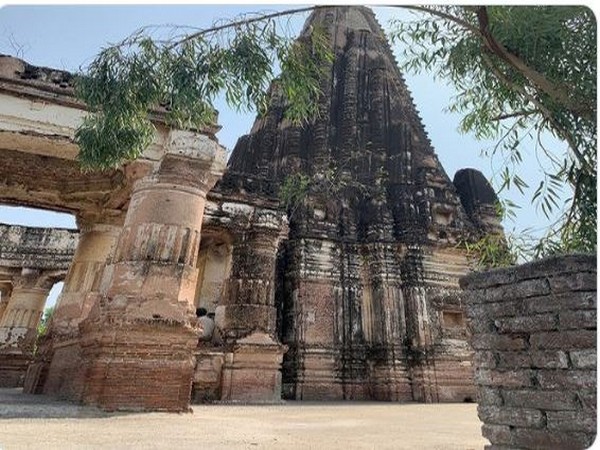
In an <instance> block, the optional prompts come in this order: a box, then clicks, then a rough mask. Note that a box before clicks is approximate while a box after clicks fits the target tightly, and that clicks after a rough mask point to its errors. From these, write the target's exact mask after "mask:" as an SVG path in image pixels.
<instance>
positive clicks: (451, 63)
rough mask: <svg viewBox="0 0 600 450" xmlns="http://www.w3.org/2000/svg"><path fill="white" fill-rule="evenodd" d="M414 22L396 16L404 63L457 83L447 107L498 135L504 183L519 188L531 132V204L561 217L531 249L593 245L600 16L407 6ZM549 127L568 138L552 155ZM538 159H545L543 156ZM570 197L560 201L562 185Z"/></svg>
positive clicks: (469, 125) (481, 131)
mask: <svg viewBox="0 0 600 450" xmlns="http://www.w3.org/2000/svg"><path fill="white" fill-rule="evenodd" d="M407 8H409V9H412V10H413V11H415V14H416V16H417V17H416V20H414V21H410V22H399V21H395V22H394V24H393V27H394V30H393V32H392V33H391V36H392V39H393V40H394V41H396V42H401V43H403V44H405V46H404V56H405V57H406V60H405V62H404V64H403V65H402V66H403V67H404V69H406V70H408V71H412V72H415V73H418V72H423V71H428V72H434V73H435V74H436V76H437V77H438V78H440V79H443V80H445V81H447V82H450V83H451V84H452V85H453V86H454V87H455V89H456V91H457V95H456V97H455V101H454V103H453V104H452V105H450V106H449V110H450V111H454V112H459V113H461V114H463V120H462V123H461V129H462V131H464V132H470V133H473V134H474V135H475V136H476V137H477V138H482V139H489V138H495V139H498V145H497V146H496V147H495V148H494V149H493V150H492V154H496V153H498V154H500V155H501V156H502V157H503V158H504V159H505V165H504V167H503V169H502V171H501V174H502V182H501V185H500V188H501V189H500V190H502V189H508V188H510V187H511V186H514V187H516V188H517V189H519V190H521V191H523V189H524V188H525V187H526V185H525V182H524V181H523V180H522V178H521V177H520V176H519V170H518V169H522V168H521V167H520V163H521V162H522V157H521V155H522V151H524V150H523V146H524V145H525V144H526V143H527V142H530V141H529V139H530V138H533V139H534V142H535V141H537V145H536V152H537V153H538V154H539V155H538V156H540V157H544V158H545V160H546V161H547V165H546V164H542V163H540V167H541V168H542V169H543V170H544V173H545V179H544V180H543V181H541V182H540V184H539V186H537V189H536V190H535V192H534V194H533V196H532V202H533V203H534V204H535V205H537V206H538V207H539V208H540V209H541V210H542V212H543V213H544V214H545V215H546V216H547V217H549V216H550V214H551V213H553V212H554V211H560V214H559V219H558V220H557V222H556V223H555V224H553V225H552V226H551V227H550V228H549V229H548V230H547V233H546V235H545V236H544V237H543V238H542V239H537V240H536V241H535V244H533V245H532V246H531V247H530V249H529V250H530V253H532V254H533V255H534V256H542V255H545V254H549V253H555V252H570V251H585V252H595V251H596V240H597V219H596V214H597V200H596V183H597V177H596V166H597V162H596V134H597V131H596V127H597V124H596V116H597V105H596V78H597V70H596V69H597V68H596V55H597V49H596V21H595V18H594V15H593V13H592V11H591V10H589V9H588V8H585V7H579V6H564V7H563V6H561V7H557V6H488V7H486V6H427V7H420V6H407ZM547 132H549V133H551V134H553V135H554V136H556V137H558V138H559V139H561V140H563V141H564V142H566V143H567V144H568V152H566V153H564V152H563V153H562V154H561V153H560V152H558V153H557V152H552V151H550V150H549V149H547V148H546V147H545V146H544V145H543V143H542V139H541V135H542V134H543V133H547ZM538 161H539V159H538ZM565 183H566V184H567V185H568V186H570V188H571V190H572V194H573V195H572V197H571V198H570V199H569V200H568V201H567V202H566V203H565V204H564V205H561V204H560V203H561V202H560V200H559V193H558V191H559V187H560V186H561V185H564V184H565Z"/></svg>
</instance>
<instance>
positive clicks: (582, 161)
mask: <svg viewBox="0 0 600 450" xmlns="http://www.w3.org/2000/svg"><path fill="white" fill-rule="evenodd" d="M481 58H482V60H483V62H484V63H485V65H487V66H488V68H489V69H490V70H491V71H492V72H493V73H494V75H496V77H497V78H498V79H499V80H500V81H501V82H502V83H503V84H504V85H505V86H506V87H508V88H509V89H511V90H514V91H515V92H519V93H520V94H521V95H523V96H524V97H525V98H526V99H527V100H529V101H530V102H531V103H533V104H534V105H535V106H536V107H537V108H538V109H539V112H540V113H541V114H542V115H543V116H544V117H545V118H546V120H548V121H549V122H550V123H551V124H552V126H553V127H554V128H555V129H556V131H557V132H558V133H559V134H560V135H561V137H562V138H563V139H564V140H565V141H567V144H569V147H570V148H571V150H572V151H573V153H574V154H575V157H576V158H577V160H578V161H579V163H580V164H581V165H582V167H586V168H587V169H588V170H590V171H593V170H594V169H593V168H592V167H591V166H590V165H589V163H588V161H587V160H586V159H585V157H584V155H583V154H582V153H581V152H580V151H579V149H578V148H577V145H576V144H575V142H574V141H573V138H572V137H571V135H570V134H569V133H568V131H567V130H565V129H564V128H563V127H562V126H561V125H560V124H559V123H558V122H557V121H556V120H555V119H554V117H553V116H552V113H551V112H550V111H549V110H548V108H546V107H545V106H544V105H542V103H540V101H539V100H537V99H536V98H535V97H534V96H532V95H531V94H529V93H528V92H527V91H526V90H525V89H524V88H523V87H522V86H519V85H518V84H515V83H513V82H511V81H510V80H509V79H508V78H507V77H506V76H505V75H504V74H503V73H502V72H501V71H500V69H498V67H496V66H495V65H494V63H493V62H492V60H491V59H490V57H489V55H487V54H486V53H485V52H482V53H481Z"/></svg>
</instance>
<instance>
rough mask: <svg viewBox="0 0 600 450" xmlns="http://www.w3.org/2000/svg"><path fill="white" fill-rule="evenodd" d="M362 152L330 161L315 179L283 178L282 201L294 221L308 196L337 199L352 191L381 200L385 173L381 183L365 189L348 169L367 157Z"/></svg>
mask: <svg viewBox="0 0 600 450" xmlns="http://www.w3.org/2000/svg"><path fill="white" fill-rule="evenodd" d="M365 153H366V151H365V150H363V151H354V152H352V153H351V155H350V156H347V157H346V158H343V159H340V160H334V159H330V160H329V161H328V162H326V163H324V167H321V168H319V169H318V170H317V171H316V172H315V173H314V174H313V175H310V176H309V175H306V174H303V173H294V174H291V175H288V176H287V177H285V178H284V180H283V183H282V184H281V186H280V188H279V199H280V201H281V203H282V204H283V205H284V207H285V208H286V210H287V212H288V216H289V217H291V216H292V215H293V214H294V212H295V211H296V209H297V208H298V206H299V205H300V204H302V202H303V201H304V199H305V198H306V197H307V196H308V195H315V196H324V197H326V198H337V197H339V194H340V193H341V192H342V191H343V190H344V189H352V190H354V192H358V193H360V194H362V195H374V196H381V195H384V194H383V189H382V186H381V180H382V179H383V178H385V177H387V173H385V171H384V170H382V171H381V173H379V180H378V181H377V182H376V183H375V184H374V185H372V186H366V185H365V184H363V183H361V182H360V181H358V180H355V179H354V178H353V177H352V175H351V171H349V170H348V166H349V164H350V163H352V162H353V161H356V160H357V159H358V158H362V157H364V154H365Z"/></svg>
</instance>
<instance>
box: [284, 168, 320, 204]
mask: <svg viewBox="0 0 600 450" xmlns="http://www.w3.org/2000/svg"><path fill="white" fill-rule="evenodd" d="M311 182H312V179H311V177H309V176H308V175H304V174H302V173H296V174H292V175H288V176H287V177H286V178H285V179H284V180H283V183H282V184H281V187H280V188H279V200H280V201H281V203H282V204H283V206H284V207H285V208H286V210H288V211H294V210H295V209H296V208H297V207H298V205H299V204H300V203H302V201H303V200H304V198H305V197H306V195H307V194H308V191H309V189H310V185H311Z"/></svg>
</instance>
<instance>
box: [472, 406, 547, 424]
mask: <svg viewBox="0 0 600 450" xmlns="http://www.w3.org/2000/svg"><path fill="white" fill-rule="evenodd" d="M477 412H478V413H479V418H480V419H481V420H482V421H483V422H484V423H491V424H499V425H512V426H515V427H528V428H541V427H542V426H544V414H542V412H541V411H540V410H538V409H532V408H513V407H510V406H504V407H498V406H483V405H480V406H479V407H478V408H477Z"/></svg>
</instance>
